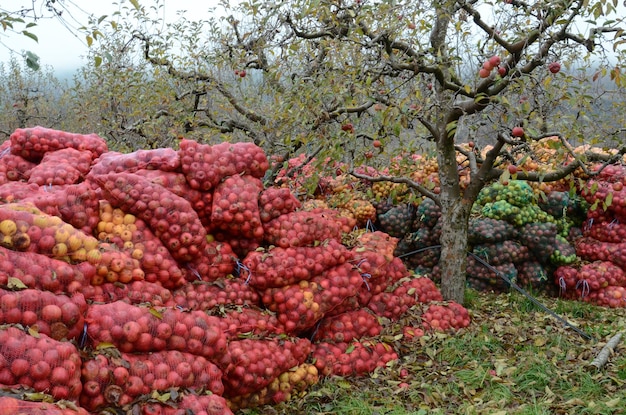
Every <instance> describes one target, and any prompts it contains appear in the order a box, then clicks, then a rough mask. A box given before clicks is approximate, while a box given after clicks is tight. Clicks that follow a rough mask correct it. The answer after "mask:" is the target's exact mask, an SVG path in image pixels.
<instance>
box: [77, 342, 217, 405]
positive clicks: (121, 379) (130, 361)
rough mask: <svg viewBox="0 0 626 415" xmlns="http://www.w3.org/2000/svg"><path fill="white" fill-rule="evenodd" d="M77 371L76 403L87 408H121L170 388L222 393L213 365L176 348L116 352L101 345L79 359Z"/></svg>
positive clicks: (203, 358)
mask: <svg viewBox="0 0 626 415" xmlns="http://www.w3.org/2000/svg"><path fill="white" fill-rule="evenodd" d="M81 373H82V382H83V391H82V393H81V395H80V404H81V406H82V407H84V408H86V409H88V410H89V411H96V410H99V409H102V408H104V407H107V406H114V407H124V406H126V405H128V404H130V403H132V402H134V401H135V400H136V399H137V398H138V397H140V396H142V395H149V394H151V393H153V392H165V391H168V390H170V389H173V388H178V389H181V390H185V389H186V390H194V391H200V390H206V391H210V392H211V393H214V394H216V395H220V396H221V395H222V394H223V393H224V385H223V383H222V371H221V370H220V368H219V367H217V365H215V364H214V363H212V362H211V361H210V360H208V359H206V358H205V357H202V356H198V355H194V354H191V353H186V352H180V351H176V350H167V351H159V352H150V353H132V354H130V353H119V354H118V353H113V352H112V351H111V352H109V351H108V350H107V349H106V348H103V349H101V350H100V351H99V352H95V353H94V354H93V355H92V356H90V357H88V358H86V359H84V360H83V364H82V368H81Z"/></svg>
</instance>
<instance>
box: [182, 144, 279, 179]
mask: <svg viewBox="0 0 626 415" xmlns="http://www.w3.org/2000/svg"><path fill="white" fill-rule="evenodd" d="M179 154H180V160H181V169H182V171H183V173H184V174H185V177H187V182H188V183H189V185H190V186H191V187H192V188H193V189H198V190H203V191H208V190H211V189H213V188H214V187H215V186H217V184H218V183H219V182H220V181H222V179H224V178H225V177H228V176H234V175H237V174H242V173H243V174H249V175H251V176H253V177H257V178H261V177H263V176H264V175H265V172H266V171H267V169H268V168H269V162H268V160H267V156H266V155H265V152H264V151H263V149H262V148H260V147H259V146H257V145H256V144H254V143H220V144H216V145H208V144H200V143H198V142H196V141H193V140H187V139H183V140H182V141H181V142H180V150H179Z"/></svg>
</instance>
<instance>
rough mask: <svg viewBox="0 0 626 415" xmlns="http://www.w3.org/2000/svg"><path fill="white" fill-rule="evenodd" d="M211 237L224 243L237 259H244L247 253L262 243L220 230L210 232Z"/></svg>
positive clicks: (258, 240)
mask: <svg viewBox="0 0 626 415" xmlns="http://www.w3.org/2000/svg"><path fill="white" fill-rule="evenodd" d="M211 232H212V234H211V235H212V236H213V237H214V238H215V240H216V241H219V242H225V243H227V244H228V246H229V247H230V249H231V250H232V251H233V253H234V254H235V256H236V257H237V258H244V257H245V256H246V255H248V253H249V252H252V251H254V250H255V249H258V248H259V247H261V245H262V243H263V241H262V240H260V239H256V238H252V239H250V238H242V237H240V236H233V235H230V234H229V233H228V232H223V231H220V230H216V229H214V230H212V231H211Z"/></svg>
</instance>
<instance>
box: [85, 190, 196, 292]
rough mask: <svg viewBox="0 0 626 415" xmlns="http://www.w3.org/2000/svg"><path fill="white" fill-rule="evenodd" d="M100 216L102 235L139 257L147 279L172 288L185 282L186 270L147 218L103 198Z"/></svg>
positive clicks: (134, 256)
mask: <svg viewBox="0 0 626 415" xmlns="http://www.w3.org/2000/svg"><path fill="white" fill-rule="evenodd" d="M99 216H100V222H98V226H97V234H98V239H99V240H101V241H108V242H110V243H113V244H115V245H116V246H117V247H118V248H119V249H120V250H122V251H124V252H125V253H126V254H127V255H130V257H132V258H133V259H136V260H137V261H139V263H140V265H141V271H142V272H143V274H144V280H146V281H148V282H155V283H159V284H161V285H162V286H163V287H165V288H168V289H175V288H178V287H181V286H182V285H183V284H184V283H185V274H184V273H183V270H182V269H181V268H180V267H179V266H178V263H177V262H176V260H175V259H174V257H173V256H172V254H171V253H170V252H169V250H168V249H167V248H166V247H165V245H163V242H161V240H160V239H159V238H157V237H156V235H154V233H153V232H152V231H151V230H150V228H149V227H148V226H147V225H146V223H145V222H144V221H143V220H141V219H138V218H137V217H136V216H135V215H132V214H130V213H125V212H124V211H123V210H121V209H114V208H113V206H112V205H111V204H110V203H109V202H107V201H101V203H100V215H99Z"/></svg>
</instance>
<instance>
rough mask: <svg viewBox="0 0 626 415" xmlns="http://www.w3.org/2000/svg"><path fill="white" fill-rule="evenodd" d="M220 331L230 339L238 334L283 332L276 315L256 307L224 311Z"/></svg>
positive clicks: (262, 334) (264, 334) (257, 334)
mask: <svg viewBox="0 0 626 415" xmlns="http://www.w3.org/2000/svg"><path fill="white" fill-rule="evenodd" d="M222 331H223V332H224V333H226V336H228V337H229V338H230V339H236V338H238V336H240V335H241V336H244V335H245V336H250V335H255V336H268V335H279V334H285V330H284V329H283V327H282V325H281V324H280V323H279V322H278V319H277V318H276V316H275V315H274V314H273V313H271V312H269V311H267V310H261V309H258V308H240V307H238V308H235V309H233V310H228V311H226V312H224V316H223V317H222Z"/></svg>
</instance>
